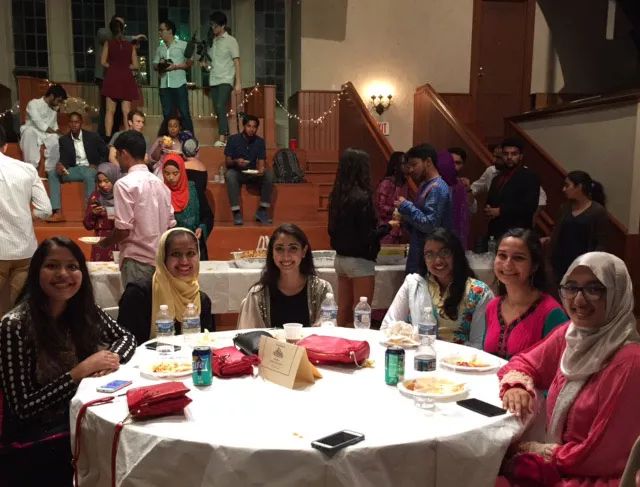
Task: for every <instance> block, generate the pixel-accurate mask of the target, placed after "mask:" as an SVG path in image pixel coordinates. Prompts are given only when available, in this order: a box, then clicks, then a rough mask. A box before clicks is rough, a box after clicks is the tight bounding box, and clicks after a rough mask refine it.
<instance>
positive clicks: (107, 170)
mask: <svg viewBox="0 0 640 487" xmlns="http://www.w3.org/2000/svg"><path fill="white" fill-rule="evenodd" d="M121 177H122V173H121V172H120V168H119V167H118V166H116V165H115V164H114V163H112V162H106V163H103V164H100V165H99V166H98V169H97V174H96V185H97V188H96V190H95V191H94V192H93V193H92V194H91V196H90V197H89V201H88V202H87V209H86V211H85V214H84V220H83V223H84V228H86V229H87V230H93V231H94V233H95V235H96V236H97V237H108V236H109V235H111V232H112V231H113V228H114V215H115V213H114V205H115V203H114V198H113V185H114V184H116V181H117V180H118V179H120V178H121ZM117 250H119V249H118V245H112V246H111V247H106V248H100V247H98V246H96V245H93V246H92V247H91V259H90V260H91V261H92V262H109V261H112V260H113V252H114V251H117Z"/></svg>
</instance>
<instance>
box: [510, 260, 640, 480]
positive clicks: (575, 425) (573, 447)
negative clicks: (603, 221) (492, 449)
mask: <svg viewBox="0 0 640 487" xmlns="http://www.w3.org/2000/svg"><path fill="white" fill-rule="evenodd" d="M560 292H561V296H562V298H563V303H564V305H565V308H566V309H567V311H568V313H569V316H570V318H571V321H570V322H569V323H567V324H565V325H563V326H561V327H559V328H557V329H556V330H554V331H553V332H552V333H551V334H550V335H549V336H548V337H547V338H546V339H545V340H544V341H542V342H541V343H539V344H538V345H537V346H535V347H533V348H531V349H529V350H527V351H525V352H523V353H521V354H520V355H518V356H516V357H514V358H513V359H512V360H511V361H510V362H509V363H508V364H507V365H505V366H504V367H503V368H502V369H501V370H500V372H499V373H498V376H499V378H500V381H501V382H500V385H501V388H500V389H501V395H502V400H503V403H504V406H505V408H506V409H509V410H510V411H512V412H514V413H515V414H516V415H520V416H522V417H526V416H527V415H529V414H530V413H531V412H532V404H533V402H534V401H533V399H534V398H535V396H536V394H537V393H538V392H537V391H540V390H545V389H548V390H549V394H548V397H547V411H548V418H547V420H548V421H547V438H546V441H545V442H544V443H538V442H527V443H522V444H519V445H516V446H515V448H514V452H515V454H514V456H513V457H512V458H510V459H509V460H507V462H506V463H505V466H504V472H505V477H506V478H507V480H508V481H509V482H510V484H511V485H512V486H521V487H527V486H534V485H535V486H550V487H551V486H552V487H605V486H606V487H617V486H618V485H619V483H620V477H621V476H622V473H623V471H624V468H625V465H626V462H627V458H628V456H629V452H630V451H631V448H632V446H633V444H634V442H635V441H636V439H637V438H638V436H640V414H638V412H639V411H640V393H639V391H640V335H638V332H637V330H636V319H635V316H634V314H633V307H634V301H633V294H632V284H631V278H630V277H629V273H628V272H627V269H626V267H625V264H624V262H622V261H621V260H620V259H618V258H617V257H614V256H612V255H610V254H606V253H604V252H592V253H588V254H585V255H583V256H581V257H578V259H576V260H575V262H574V263H573V264H572V265H571V267H570V268H569V270H568V271H567V274H566V275H565V277H564V279H563V281H562V284H561V288H560Z"/></svg>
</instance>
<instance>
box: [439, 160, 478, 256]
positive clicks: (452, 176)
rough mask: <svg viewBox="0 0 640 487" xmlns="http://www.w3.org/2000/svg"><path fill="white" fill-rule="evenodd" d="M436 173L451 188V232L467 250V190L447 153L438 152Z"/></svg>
mask: <svg viewBox="0 0 640 487" xmlns="http://www.w3.org/2000/svg"><path fill="white" fill-rule="evenodd" d="M438 171H439V172H440V176H441V177H442V179H444V180H445V182H446V183H447V184H448V185H449V188H451V201H452V203H453V232H454V233H455V234H456V235H457V236H458V238H459V239H460V241H461V242H462V245H463V246H464V248H465V249H468V248H469V227H470V224H471V208H470V206H469V199H468V197H467V189H466V188H465V186H464V184H463V183H462V182H461V181H460V180H459V179H458V172H457V171H456V163H455V161H454V159H453V156H452V155H451V153H449V152H438Z"/></svg>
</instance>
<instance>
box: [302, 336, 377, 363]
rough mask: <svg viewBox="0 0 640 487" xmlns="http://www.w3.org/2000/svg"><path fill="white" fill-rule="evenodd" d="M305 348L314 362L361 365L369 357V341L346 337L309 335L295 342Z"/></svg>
mask: <svg viewBox="0 0 640 487" xmlns="http://www.w3.org/2000/svg"><path fill="white" fill-rule="evenodd" d="M297 345H298V346H300V347H304V348H305V349H306V350H307V356H308V357H309V360H311V362H312V363H314V364H319V365H332V364H355V365H357V366H361V365H362V362H363V361H364V360H366V359H368V358H369V352H370V349H369V342H364V341H358V340H347V339H346V338H339V337H330V336H321V335H309V336H308V337H306V338H303V339H302V340H300V341H299V342H298V343H297Z"/></svg>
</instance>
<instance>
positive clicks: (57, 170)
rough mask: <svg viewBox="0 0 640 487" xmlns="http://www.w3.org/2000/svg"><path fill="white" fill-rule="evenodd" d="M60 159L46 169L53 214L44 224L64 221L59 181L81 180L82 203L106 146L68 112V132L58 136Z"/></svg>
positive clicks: (91, 189) (105, 157)
mask: <svg viewBox="0 0 640 487" xmlns="http://www.w3.org/2000/svg"><path fill="white" fill-rule="evenodd" d="M58 144H59V146H60V162H58V163H57V164H56V166H55V167H54V168H50V169H48V170H47V178H48V180H49V198H50V199H51V208H52V209H53V215H51V217H50V218H48V219H47V222H48V223H61V222H64V221H66V218H65V217H64V215H63V214H62V210H61V203H60V183H70V182H84V202H85V205H86V203H87V200H88V199H89V197H90V196H91V194H92V193H93V192H94V191H95V189H96V168H97V167H98V165H99V164H100V163H102V162H105V161H107V160H108V158H109V149H108V148H107V145H106V144H105V143H104V141H103V140H102V138H101V137H100V136H99V135H98V134H97V133H95V132H90V131H88V130H83V129H82V115H80V114H79V113H78V112H72V113H70V114H69V133H68V134H67V135H63V136H62V137H60V139H59V141H58Z"/></svg>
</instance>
